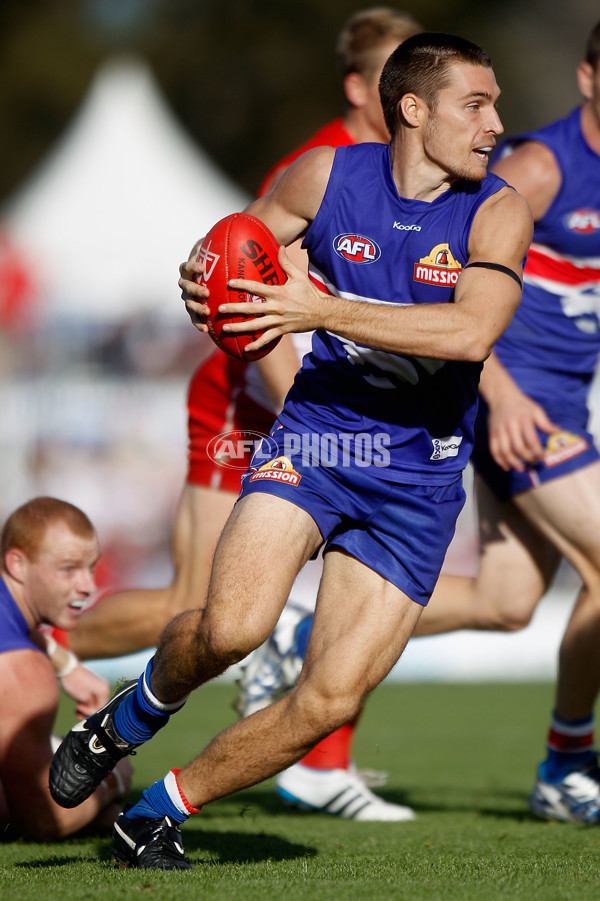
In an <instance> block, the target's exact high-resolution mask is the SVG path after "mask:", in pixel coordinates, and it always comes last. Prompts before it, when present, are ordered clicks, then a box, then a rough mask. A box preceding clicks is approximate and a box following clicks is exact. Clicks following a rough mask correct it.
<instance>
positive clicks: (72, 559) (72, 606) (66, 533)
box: [23, 522, 99, 629]
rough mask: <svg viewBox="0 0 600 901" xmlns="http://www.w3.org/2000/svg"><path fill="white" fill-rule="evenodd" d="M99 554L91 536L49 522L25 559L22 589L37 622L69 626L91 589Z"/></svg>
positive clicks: (65, 627)
mask: <svg viewBox="0 0 600 901" xmlns="http://www.w3.org/2000/svg"><path fill="white" fill-rule="evenodd" d="M98 557H99V548H98V540H97V538H96V537H95V536H93V537H91V538H81V537H80V536H79V535H74V534H73V532H71V530H70V529H69V528H68V527H67V526H66V525H65V524H64V523H61V522H58V523H54V524H52V525H50V526H49V527H48V529H47V531H46V535H45V537H44V540H43V542H42V545H41V547H40V550H39V552H38V555H37V557H36V559H35V560H29V559H27V558H26V560H25V565H24V573H23V588H24V593H25V597H26V599H27V603H28V606H29V608H30V610H31V611H32V612H33V613H34V615H35V617H36V620H37V621H42V622H49V623H52V624H53V625H55V626H58V627H59V628H60V629H72V628H73V627H74V626H75V624H76V622H77V619H78V617H79V616H80V615H81V613H82V610H83V606H84V603H85V601H86V599H87V598H88V597H89V596H90V594H91V593H92V592H93V591H94V589H95V587H96V583H95V581H94V569H95V566H96V563H97V561H98Z"/></svg>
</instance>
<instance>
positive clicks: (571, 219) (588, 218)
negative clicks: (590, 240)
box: [565, 210, 600, 235]
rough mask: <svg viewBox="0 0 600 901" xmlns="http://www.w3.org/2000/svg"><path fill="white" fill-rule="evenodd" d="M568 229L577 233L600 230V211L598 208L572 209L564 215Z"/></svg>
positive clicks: (582, 233) (583, 233)
mask: <svg viewBox="0 0 600 901" xmlns="http://www.w3.org/2000/svg"><path fill="white" fill-rule="evenodd" d="M565 223H566V226H567V228H568V229H569V231H572V232H576V233H577V234H578V235H589V234H592V233H593V232H597V231H600V212H598V210H573V212H572V213H569V214H568V215H567V216H565Z"/></svg>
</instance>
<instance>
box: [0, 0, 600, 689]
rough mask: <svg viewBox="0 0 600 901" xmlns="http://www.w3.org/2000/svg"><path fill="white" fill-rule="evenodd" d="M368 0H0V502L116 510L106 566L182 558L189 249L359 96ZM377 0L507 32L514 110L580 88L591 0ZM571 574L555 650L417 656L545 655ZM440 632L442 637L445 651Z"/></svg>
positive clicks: (461, 27)
mask: <svg viewBox="0 0 600 901" xmlns="http://www.w3.org/2000/svg"><path fill="white" fill-rule="evenodd" d="M368 5H375V4H368V3H364V2H356V0H328V2H327V3H323V2H322V0H302V2H291V0H227V2H223V0H28V2H27V3H23V2H22V0H3V3H2V4H1V5H0V79H1V83H2V85H3V89H2V91H1V92H0V129H1V133H2V136H3V137H2V142H1V144H0V161H1V162H0V519H4V518H5V516H6V515H7V513H8V512H10V511H11V510H12V509H13V508H14V507H16V506H17V505H19V504H20V503H22V502H23V501H25V500H27V499H28V498H29V497H32V496H34V495H36V494H53V495H56V496H58V497H62V498H64V499H66V500H69V501H72V502H73V503H75V504H77V505H78V506H80V507H82V508H83V509H84V510H85V511H86V513H87V514H88V515H89V516H90V517H91V519H92V520H93V521H94V522H95V524H96V525H97V527H98V530H99V533H100V539H101V542H102V547H103V551H104V556H103V563H102V571H101V574H100V581H101V583H102V584H104V585H109V584H110V585H114V586H116V587H123V586H125V585H132V584H136V585H158V584H163V583H165V582H166V581H167V580H168V579H169V576H170V570H169V568H170V555H169V531H170V524H171V521H172V516H173V512H174V508H175V504H176V501H177V497H178V494H179V491H180V488H181V485H182V483H183V479H184V475H185V470H186V458H185V455H186V420H185V415H186V414H185V394H186V389H187V384H188V381H189V378H190V375H191V373H192V372H193V370H194V368H195V367H196V366H197V365H198V363H199V362H200V360H201V359H202V356H203V355H204V354H206V353H208V352H210V350H212V346H207V344H208V339H205V338H204V337H203V336H201V335H199V333H198V332H196V331H195V330H194V329H193V328H192V327H191V325H190V324H189V321H188V318H187V315H186V313H185V309H184V307H183V303H182V301H181V299H180V297H179V291H178V288H177V267H178V264H179V262H180V261H181V260H182V259H184V258H185V257H186V256H187V253H188V251H189V249H190V247H191V245H192V243H193V242H194V240H195V239H196V238H198V237H200V236H201V235H202V234H204V233H205V231H206V230H207V229H208V228H209V227H210V226H211V225H212V224H214V222H215V221H217V219H219V218H221V217H222V216H224V215H226V214H227V213H229V212H232V211H234V210H238V209H241V208H242V207H243V206H244V205H245V203H246V202H247V201H248V200H249V199H250V197H251V196H252V195H253V193H254V192H255V191H256V189H257V187H258V185H259V182H260V181H261V178H262V176H263V175H264V173H265V172H266V170H267V169H268V168H269V167H270V166H271V165H272V164H273V163H274V162H275V161H276V160H278V159H279V158H280V157H281V156H283V155H284V154H285V153H286V152H287V151H289V150H290V149H292V148H293V147H295V146H296V145H297V144H299V143H300V142H301V141H303V140H304V139H305V138H306V137H308V136H309V135H310V134H312V133H313V132H314V131H315V130H316V128H317V127H318V126H320V125H321V124H322V123H323V122H325V121H328V120H329V119H331V118H333V117H335V116H336V115H339V114H340V113H341V112H342V96H341V92H340V89H339V78H338V77H337V74H336V70H335V62H334V54H333V48H334V46H335V41H336V36H337V34H338V33H339V30H340V28H341V26H342V25H343V23H344V21H345V20H346V19H347V18H348V17H349V16H350V15H351V14H352V13H354V12H355V11H357V10H359V9H362V8H364V7H366V6H368ZM382 5H393V6H396V7H397V8H399V9H401V10H403V11H405V12H407V13H410V14H411V15H413V16H414V17H415V18H416V19H418V20H419V21H420V22H422V23H423V24H424V26H425V27H426V28H428V29H430V30H434V31H449V32H453V33H458V34H461V35H463V36H465V37H467V38H470V39H471V40H474V41H476V42H477V43H479V44H481V45H483V46H484V47H485V48H486V49H487V50H488V51H489V52H490V54H491V56H492V59H493V61H494V68H495V72H496V75H497V78H498V80H499V83H500V86H501V87H502V89H503V95H502V97H501V100H500V107H499V108H500V113H501V117H502V119H503V122H504V125H505V129H506V132H507V133H508V134H511V133H515V132H517V131H520V130H523V129H528V128H532V127H534V126H538V125H542V124H545V123H546V122H548V121H550V120H552V119H555V118H557V117H558V116H560V115H563V114H566V113H567V112H568V111H569V110H570V109H571V108H572V107H573V106H575V105H576V104H577V103H578V102H579V94H578V91H577V86H576V82H575V75H574V73H575V68H576V66H577V63H578V62H579V60H580V58H581V55H582V50H583V41H584V39H585V36H586V35H587V33H588V31H589V29H590V27H591V26H592V25H593V24H594V22H595V21H596V20H597V18H598V7H597V2H595V0H573V2H571V3H570V4H568V5H566V4H550V5H549V4H547V2H546V0H518V2H517V0H507V2H501V0H498V2H496V3H494V4H488V5H486V6H482V5H481V4H476V3H474V2H471V0H444V2H442V0H420V2H418V3H417V2H415V0H406V2H404V3H400V4H397V3H386V4H382ZM598 406H600V404H599V405H598ZM472 515H473V514H472V510H471V508H470V506H467V509H466V511H465V514H464V515H463V517H462V518H461V529H460V535H459V541H458V543H457V546H456V548H455V549H454V552H453V556H452V560H451V563H452V565H453V566H454V567H455V568H462V569H464V568H469V566H471V565H472V561H473V550H474V548H473V541H474V530H473V524H472ZM558 589H559V594H560V602H553V601H552V599H551V602H550V603H549V604H548V605H546V607H545V608H541V611H540V613H539V614H538V616H539V617H541V619H539V620H537V622H536V623H534V626H533V627H530V628H537V629H539V630H540V643H539V644H540V655H539V656H538V657H536V653H535V651H533V650H532V644H531V637H530V636H527V637H525V635H524V634H521V635H519V636H506V635H488V636H481V635H479V636H477V638H476V642H477V645H476V647H477V651H475V644H473V646H472V648H471V649H470V650H469V651H468V653H467V654H465V651H464V648H465V646H464V645H460V644H459V642H460V641H461V640H463V639H461V637H460V636H447V637H440V638H436V639H422V640H421V641H419V642H418V643H413V644H414V650H413V649H412V647H411V648H409V651H408V652H407V657H406V660H407V663H406V664H405V670H406V667H408V669H407V672H408V674H409V675H410V673H411V672H412V673H414V674H417V675H421V676H423V675H425V676H427V675H429V676H430V677H432V676H433V677H436V676H439V677H445V676H448V675H456V674H457V673H458V675H459V676H461V675H465V672H466V669H468V672H469V674H471V675H476V676H477V675H482V674H486V673H488V672H489V671H490V670H489V667H490V665H491V661H492V660H494V661H496V662H497V665H495V668H493V669H492V671H491V674H492V675H494V676H498V675H506V673H510V674H512V675H513V676H514V677H520V676H522V675H523V674H524V671H523V666H526V665H527V664H528V665H529V670H528V671H527V672H528V673H530V674H532V675H533V676H535V677H538V676H542V677H546V676H548V675H551V672H550V669H552V671H553V667H554V657H555V648H556V643H557V642H558V636H559V635H560V633H561V631H562V625H561V624H562V623H563V622H564V621H565V619H566V615H567V612H568V611H567V610H566V609H565V604H566V603H567V602H568V599H569V598H571V597H574V595H575V586H574V577H573V574H572V573H571V572H570V571H568V570H567V569H566V568H565V569H563V570H562V571H561V574H560V578H559V583H558ZM565 596H566V597H567V602H565V600H564V597H565ZM544 609H545V611H546V612H545V613H544V612H543V611H544ZM544 617H545V618H544ZM555 636H556V642H555V643H554V644H552V642H553V641H554V637H555ZM464 640H466V639H464ZM474 640H475V639H474ZM525 641H527V642H528V652H527V660H526V661H525V660H524V659H523V656H524V655H522V654H521V652H520V647H521V645H520V644H519V643H520V642H525ZM434 642H435V643H436V647H438V648H439V645H440V643H443V646H444V648H445V650H446V653H445V654H440V653H439V650H436V652H435V653H434V654H433V655H431V656H428V654H427V648H428V647H429V646H430V644H432V643H434ZM549 642H550V645H551V646H550V647H549V648H548V643H549ZM542 645H543V648H542ZM470 647H471V646H469V648H470ZM500 648H504V649H505V650H504V651H500ZM423 649H424V650H423ZM506 649H508V650H506ZM507 654H508V657H507V656H506V655H507ZM512 658H514V660H513V662H512V663H511V659H512ZM432 659H433V660H435V661H436V666H437V667H438V669H437V670H436V667H435V666H433V667H432ZM411 660H412V661H413V663H412V666H413V669H412V670H411V669H410V666H411ZM466 660H467V661H468V662H469V663H470V666H467V667H466V668H465V661H466ZM478 660H479V661H480V665H479V668H478V663H477V661H478ZM517 660H518V661H520V663H521V668H520V669H518V668H517V669H515V666H514V661H517ZM442 661H444V663H443V664H442ZM453 661H454V662H453ZM498 661H499V662H498ZM486 667H487V669H486ZM136 672H137V670H136ZM525 674H527V673H525Z"/></svg>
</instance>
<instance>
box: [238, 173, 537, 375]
mask: <svg viewBox="0 0 600 901" xmlns="http://www.w3.org/2000/svg"><path fill="white" fill-rule="evenodd" d="M531 235H532V219H531V213H530V211H529V207H528V205H527V203H526V201H525V200H524V198H523V197H521V196H520V195H519V194H517V193H516V192H515V191H512V190H511V189H509V188H505V189H503V190H502V191H500V192H498V194H496V195H494V196H493V197H491V198H490V199H489V200H488V201H486V202H485V203H484V204H483V205H482V207H481V208H480V210H479V211H478V213H477V215H476V217H475V220H474V223H473V228H472V231H471V243H470V248H469V252H470V256H469V262H492V263H497V264H499V265H501V266H504V267H506V268H507V269H510V270H511V271H512V272H514V273H515V274H516V275H517V276H518V277H519V278H521V276H522V262H523V258H524V256H525V253H526V251H527V248H528V246H529V243H530V241H531ZM280 262H281V264H282V266H283V268H284V269H285V271H286V274H287V275H288V281H287V282H286V284H285V285H281V286H268V287H265V286H264V285H262V284H259V283H257V282H244V281H242V280H237V279H234V280H232V282H231V283H230V284H232V286H235V287H238V288H240V287H242V288H243V289H245V290H250V291H252V292H254V293H256V294H260V295H261V296H264V297H265V298H266V301H267V303H266V305H265V306H264V307H262V308H261V313H262V312H263V311H264V314H263V315H262V316H261V318H260V320H257V324H256V328H261V329H265V332H264V335H263V336H262V337H261V338H260V339H259V340H258V341H256V342H255V343H254V344H253V345H251V347H252V348H258V347H262V346H263V345H264V344H266V343H268V342H269V341H271V340H272V339H273V338H275V337H277V335H279V334H282V333H285V332H289V331H309V330H311V329H315V328H326V329H328V330H330V331H332V332H335V334H338V335H341V336H343V337H345V338H349V339H350V340H352V341H357V342H359V343H361V344H365V345H368V346H371V347H376V348H379V349H381V350H386V351H392V352H397V353H406V354H411V355H415V356H422V357H430V358H434V359H442V360H470V361H481V360H484V359H486V357H487V356H488V355H489V353H490V351H491V349H492V347H493V344H494V342H495V341H496V339H497V338H498V337H499V336H500V335H501V334H502V332H503V331H504V329H505V328H506V327H507V325H508V323H509V322H510V320H511V318H512V316H513V314H514V312H515V310H516V309H517V306H518V304H519V301H520V297H521V288H520V284H519V283H518V281H517V280H516V279H514V278H511V277H510V275H507V274H506V273H505V272H499V271H497V270H493V269H486V268H468V269H465V271H463V272H462V273H461V276H460V278H459V280H458V283H457V286H456V290H455V296H454V301H455V302H454V303H453V304H448V303H445V304H418V305H417V304H415V305H410V306H398V305H394V304H390V305H385V304H382V305H375V304H366V303H356V302H352V301H347V300H344V299H342V298H332V297H330V296H328V295H324V294H321V293H320V292H319V291H318V290H317V289H316V288H315V287H314V285H312V284H311V283H310V282H309V281H308V279H307V278H306V277H305V276H304V275H303V273H301V272H300V271H299V270H298V269H297V268H296V267H294V266H292V265H291V264H290V262H289V261H288V260H286V259H285V258H284V257H283V255H282V256H281V257H280ZM381 299H382V300H385V298H381ZM221 309H223V310H224V311H225V310H226V311H227V312H230V313H231V312H236V313H244V312H246V313H247V312H248V310H247V309H246V310H244V308H243V305H241V304H237V305H236V304H226V305H224V306H223V307H222V308H221ZM250 328H251V326H250V325H249V323H248V322H245V323H242V324H241V325H237V326H236V325H235V324H232V325H231V326H230V328H229V330H231V331H236V330H238V331H241V330H242V329H246V330H249V329H250Z"/></svg>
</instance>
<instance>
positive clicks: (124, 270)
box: [0, 58, 249, 323]
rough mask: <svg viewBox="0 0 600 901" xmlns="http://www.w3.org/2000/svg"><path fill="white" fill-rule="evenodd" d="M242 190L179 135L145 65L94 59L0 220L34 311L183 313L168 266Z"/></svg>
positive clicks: (103, 317) (239, 202)
mask: <svg viewBox="0 0 600 901" xmlns="http://www.w3.org/2000/svg"><path fill="white" fill-rule="evenodd" d="M248 199H249V198H247V197H246V196H245V194H244V193H243V192H242V191H241V190H240V189H238V187H237V186H235V185H234V184H233V183H232V182H231V181H230V180H229V179H228V178H227V177H226V176H225V175H224V174H223V173H222V172H221V171H220V170H219V168H218V166H217V165H215V163H214V162H212V161H211V159H209V157H208V156H207V155H206V154H205V153H204V152H203V151H202V150H201V149H199V148H198V147H197V146H196V145H195V144H194V143H193V142H192V140H191V138H189V137H188V136H187V134H186V133H185V131H184V129H183V128H182V127H181V126H180V125H179V123H178V122H177V120H176V119H175V117H174V115H173V114H172V112H171V111H170V109H169V108H168V106H167V104H166V102H165V101H164V100H163V97H162V95H161V93H160V90H159V88H158V87H157V84H156V82H155V80H154V77H153V75H152V73H151V72H150V70H149V69H148V67H147V66H146V64H145V63H143V62H141V61H139V60H138V59H135V58H123V59H122V58H118V59H111V60H109V61H108V62H106V63H105V64H104V65H103V66H102V68H101V69H100V70H99V71H98V73H97V74H96V77H95V78H94V80H93V82H92V84H91V87H90V89H89V92H88V94H87V97H86V98H85V99H84V101H83V102H82V105H81V108H80V110H79V112H78V113H77V114H76V115H75V116H74V119H73V122H72V123H71V125H70V126H69V127H68V128H67V130H66V132H65V134H64V135H63V137H62V138H61V139H60V140H59V141H58V143H57V145H56V146H55V147H54V149H53V150H52V151H51V152H50V153H49V154H48V156H47V157H46V159H45V160H44V161H43V162H42V163H41V164H40V166H39V167H38V170H37V171H35V172H34V173H33V174H32V176H31V177H30V178H29V179H28V180H27V181H26V182H25V184H24V185H23V186H21V187H20V188H19V189H18V190H17V191H16V192H15V194H14V195H13V196H12V197H11V198H9V200H8V202H7V203H6V204H5V207H4V209H3V210H2V211H1V212H2V215H1V216H0V228H1V229H2V231H3V233H4V235H5V237H6V238H7V239H8V241H9V242H10V245H11V247H12V248H14V249H16V251H17V252H18V253H19V254H20V255H21V256H22V258H24V259H25V260H27V261H28V262H29V264H31V265H33V267H34V283H35V285H36V289H37V292H36V300H37V302H36V313H40V314H42V315H45V316H47V317H54V319H55V320H56V319H58V320H59V321H60V319H62V318H64V317H66V318H71V317H76V318H81V319H85V320H89V321H91V322H92V323H93V322H94V321H103V322H106V321H107V320H109V321H110V320H118V319H120V318H122V317H126V316H131V315H133V314H136V313H143V312H144V311H150V310H151V311H152V312H153V313H154V314H159V315H161V316H166V317H167V318H168V317H171V316H172V317H181V316H182V315H185V314H184V313H183V310H182V304H181V301H180V299H179V292H178V289H177V267H178V265H179V263H180V262H181V260H182V259H184V258H185V256H187V254H188V253H189V250H190V249H191V246H192V245H193V243H194V241H195V240H196V239H197V238H199V237H201V236H202V235H203V234H205V233H206V231H207V230H208V229H209V227H210V226H211V225H213V224H214V223H215V222H216V221H217V220H218V219H220V218H222V217H223V216H225V215H227V214H228V213H230V212H234V211H236V210H240V209H242V208H243V207H244V206H245V205H246V203H247V202H248Z"/></svg>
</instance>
